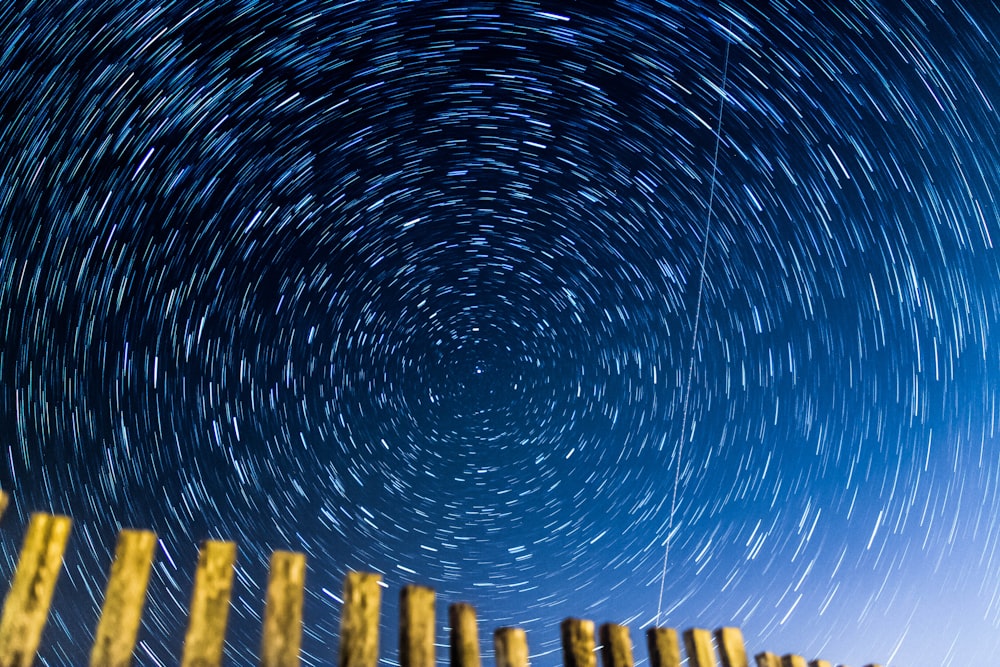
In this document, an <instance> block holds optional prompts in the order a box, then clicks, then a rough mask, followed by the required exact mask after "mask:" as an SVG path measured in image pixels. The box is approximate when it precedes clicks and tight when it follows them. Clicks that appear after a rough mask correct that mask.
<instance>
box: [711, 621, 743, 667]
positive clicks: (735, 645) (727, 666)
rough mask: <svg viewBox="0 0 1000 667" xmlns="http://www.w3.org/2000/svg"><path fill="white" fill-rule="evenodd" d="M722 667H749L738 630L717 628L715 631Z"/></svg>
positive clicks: (741, 635)
mask: <svg viewBox="0 0 1000 667" xmlns="http://www.w3.org/2000/svg"><path fill="white" fill-rule="evenodd" d="M715 643H716V644H717V645H718V647H719V657H720V658H721V659H722V667H749V663H748V661H747V650H746V647H745V646H744V645H743V633H742V632H740V629H739V628H719V629H718V630H716V631H715Z"/></svg>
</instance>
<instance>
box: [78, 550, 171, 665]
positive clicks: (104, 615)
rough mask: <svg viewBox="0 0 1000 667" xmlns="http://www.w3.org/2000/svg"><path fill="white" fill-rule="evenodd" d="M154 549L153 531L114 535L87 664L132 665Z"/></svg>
mask: <svg viewBox="0 0 1000 667" xmlns="http://www.w3.org/2000/svg"><path fill="white" fill-rule="evenodd" d="M155 552H156V534H155V533H152V532H150V531H148V530H123V531H121V532H120V533H119V534H118V544H117V545H116V546H115V558H114V560H113V561H112V563H111V572H110V574H109V575H108V585H107V587H106V588H105V591H104V605H103V606H102V607H101V618H100V620H99V621H98V622H97V631H96V632H95V633H94V646H93V648H91V651H90V666H91V667H128V666H129V665H131V664H132V653H133V651H134V650H135V642H136V638H137V637H138V635H139V622H140V621H141V620H142V609H143V607H144V606H145V604H146V588H147V586H148V585H149V571H150V568H152V566H153V556H154V554H155Z"/></svg>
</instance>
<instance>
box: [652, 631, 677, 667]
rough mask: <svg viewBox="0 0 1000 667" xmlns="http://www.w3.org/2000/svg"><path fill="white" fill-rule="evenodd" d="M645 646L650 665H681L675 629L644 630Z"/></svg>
mask: <svg viewBox="0 0 1000 667" xmlns="http://www.w3.org/2000/svg"><path fill="white" fill-rule="evenodd" d="M646 646H647V648H648V649H649V665H650V667H680V666H681V647H680V643H679V642H678V641H677V631H676V630H674V629H673V628H650V629H649V630H646Z"/></svg>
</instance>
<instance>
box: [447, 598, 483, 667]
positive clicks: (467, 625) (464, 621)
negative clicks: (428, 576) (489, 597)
mask: <svg viewBox="0 0 1000 667" xmlns="http://www.w3.org/2000/svg"><path fill="white" fill-rule="evenodd" d="M448 624H449V625H450V626H451V638H450V639H451V641H450V644H449V649H450V658H451V667H480V666H481V661H480V659H479V627H478V626H477V625H476V610H475V609H474V608H473V606H472V605H471V604H466V603H465V602H456V603H455V604H453V605H451V606H450V607H448Z"/></svg>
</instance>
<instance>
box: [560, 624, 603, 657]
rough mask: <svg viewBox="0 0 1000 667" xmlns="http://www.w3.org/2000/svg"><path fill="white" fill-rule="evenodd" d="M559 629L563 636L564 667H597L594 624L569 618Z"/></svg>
mask: <svg viewBox="0 0 1000 667" xmlns="http://www.w3.org/2000/svg"><path fill="white" fill-rule="evenodd" d="M559 627H560V630H561V634H562V650H563V667H597V656H595V655H594V650H595V644H594V622H593V621H587V620H584V619H581V618H567V619H566V620H565V621H563V622H562V624H561V625H560V626H559Z"/></svg>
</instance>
